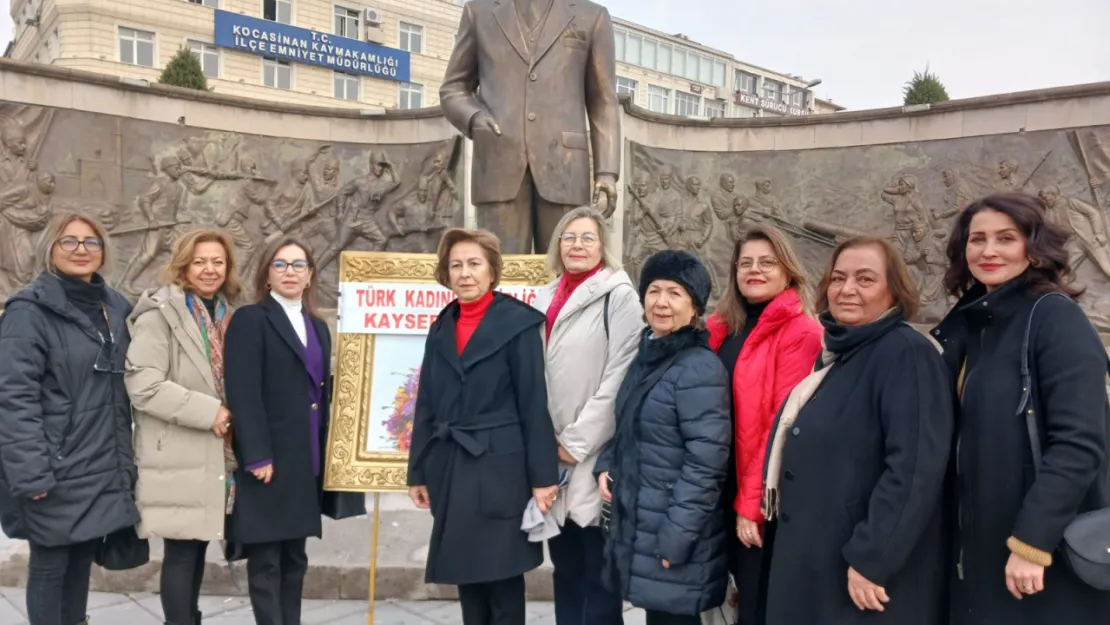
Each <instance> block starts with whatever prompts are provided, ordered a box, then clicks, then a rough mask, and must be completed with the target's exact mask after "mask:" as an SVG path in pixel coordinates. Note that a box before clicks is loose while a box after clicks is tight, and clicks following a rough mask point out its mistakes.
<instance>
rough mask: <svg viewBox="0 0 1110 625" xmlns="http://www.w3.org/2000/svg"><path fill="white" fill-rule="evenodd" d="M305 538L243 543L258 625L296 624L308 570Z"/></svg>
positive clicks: (249, 585) (298, 619) (299, 618)
mask: <svg viewBox="0 0 1110 625" xmlns="http://www.w3.org/2000/svg"><path fill="white" fill-rule="evenodd" d="M304 546H305V539H303V538H298V539H295V540H284V541H281V542H277V543H257V544H250V545H245V547H246V554H247V586H248V591H249V593H250V596H251V608H252V609H253V610H254V622H255V623H257V624H258V625H300V623H301V589H302V588H303V587H304V576H305V573H306V572H307V571H308V556H307V555H306V554H305V551H304Z"/></svg>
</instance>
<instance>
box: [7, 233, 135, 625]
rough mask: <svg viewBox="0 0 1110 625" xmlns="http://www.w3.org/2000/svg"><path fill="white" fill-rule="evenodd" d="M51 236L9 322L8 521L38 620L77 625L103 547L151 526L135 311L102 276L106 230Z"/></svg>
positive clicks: (43, 624)
mask: <svg viewBox="0 0 1110 625" xmlns="http://www.w3.org/2000/svg"><path fill="white" fill-rule="evenodd" d="M44 234H45V236H46V238H45V239H44V243H45V251H46V257H45V258H44V260H45V262H46V263H47V266H48V267H49V269H48V270H47V271H45V272H43V273H42V274H40V275H39V276H38V277H37V278H36V279H35V280H34V282H32V283H31V284H29V285H28V286H27V287H26V288H24V289H23V290H22V291H20V292H19V293H17V294H15V295H13V296H12V297H11V298H10V299H8V301H7V304H6V307H5V310H4V312H3V314H2V315H0V521H2V523H3V527H4V533H5V534H7V535H8V536H10V537H11V538H20V539H26V540H27V541H28V542H29V543H30V547H31V558H30V565H29V567H28V575H27V615H28V617H29V618H30V620H31V623H32V624H33V625H73V624H74V623H82V622H84V620H85V607H86V605H87V601H88V594H89V571H90V567H91V566H92V563H93V559H94V556H95V554H96V549H97V545H99V544H100V543H101V541H102V539H103V538H104V537H105V536H107V535H108V534H110V533H112V532H114V531H116V530H120V529H124V528H126V527H129V526H132V525H134V524H136V523H138V521H139V511H138V508H137V507H136V506H135V498H134V495H133V492H134V486H135V479H136V470H135V461H134V456H133V454H132V448H131V402H130V400H129V399H128V398H127V389H126V388H124V386H123V370H124V360H125V358H126V355H127V346H128V345H129V343H130V334H129V333H128V331H127V315H128V314H130V312H131V304H130V303H129V302H128V301H127V300H126V299H124V297H123V296H122V295H120V294H119V293H117V292H116V291H115V290H113V289H111V288H109V287H108V286H107V285H106V284H105V282H104V279H103V278H102V277H101V276H100V274H99V273H98V271H99V270H100V268H101V267H102V266H103V264H104V259H105V253H106V249H105V238H104V231H103V229H102V228H101V227H100V226H99V225H98V224H96V223H95V222H93V221H92V220H90V219H88V218H86V217H82V216H78V215H75V214H62V215H58V216H57V217H56V218H55V220H54V222H53V224H51V226H50V227H49V228H48V229H47V230H46V232H45V233H44Z"/></svg>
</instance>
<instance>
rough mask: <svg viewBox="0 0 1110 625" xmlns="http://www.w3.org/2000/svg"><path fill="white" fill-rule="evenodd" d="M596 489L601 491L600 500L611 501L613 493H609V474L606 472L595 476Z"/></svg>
mask: <svg viewBox="0 0 1110 625" xmlns="http://www.w3.org/2000/svg"><path fill="white" fill-rule="evenodd" d="M597 488H598V490H600V491H601V500H602V501H605V502H611V501H613V493H610V492H609V472H608V471H606V472H605V473H602V474H601V475H599V476H597Z"/></svg>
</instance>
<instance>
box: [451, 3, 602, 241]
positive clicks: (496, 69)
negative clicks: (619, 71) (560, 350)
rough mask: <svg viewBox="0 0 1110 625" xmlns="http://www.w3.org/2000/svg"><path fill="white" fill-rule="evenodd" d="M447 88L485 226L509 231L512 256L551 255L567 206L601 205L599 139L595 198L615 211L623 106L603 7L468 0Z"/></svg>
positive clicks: (505, 236) (502, 234) (453, 121)
mask: <svg viewBox="0 0 1110 625" xmlns="http://www.w3.org/2000/svg"><path fill="white" fill-rule="evenodd" d="M479 88H480V89H481V93H479V92H478V90H479ZM439 95H440V104H441V106H442V107H443V111H444V114H445V115H446V117H447V119H448V121H450V122H451V124H452V125H453V126H455V128H458V129H459V131H460V132H462V133H463V134H464V135H466V136H467V137H469V138H470V139H471V140H473V142H474V163H473V172H472V174H473V175H472V177H471V182H470V192H471V196H472V201H473V202H474V204H475V205H476V207H477V215H478V226H479V227H481V228H486V229H489V230H491V231H493V232H495V233H496V234H497V235H498V236H500V237H501V246H502V251H503V252H505V253H510V254H512V253H517V254H521V253H523V254H527V253H530V252H532V250H533V246H535V250H536V251H537V252H538V253H543V252H544V251H546V249H547V245H548V242H549V241H550V240H551V236H552V231H553V230H554V229H555V225H556V224H557V223H558V221H559V219H560V218H561V217H562V216H563V214H564V213H565V212H566V211H568V210H570V209H571V208H573V207H575V206H581V205H584V204H588V203H590V201H591V197H590V195H591V194H590V152H589V149H590V144H592V147H593V170H594V171H593V173H594V193H593V201H594V203H597V200H598V199H599V196H600V194H602V193H604V194H605V196H606V198H607V200H608V204H607V207H606V210H607V211H608V212H609V213H611V212H612V211H613V209H614V208H615V207H616V182H617V176H618V172H619V170H620V143H621V141H620V110H619V106H618V104H617V94H616V60H615V55H614V50H613V24H612V21H611V20H610V18H609V11H608V10H606V9H605V8H604V7H602V6H599V5H597V4H594V3H593V2H589V1H588V0H472V1H471V2H468V3H467V4H466V5H464V6H463V11H462V19H461V20H460V21H459V32H458V35H457V42H456V44H455V50H454V52H453V53H452V54H451V60H450V61H449V62H448V64H447V72H446V75H445V76H444V79H443V87H442V88H441V89H440V92H439ZM583 113H585V114H583ZM587 116H588V117H589V122H590V134H589V135H588V136H589V141H588V140H587V134H586V118H587Z"/></svg>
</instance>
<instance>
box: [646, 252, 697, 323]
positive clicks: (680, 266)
mask: <svg viewBox="0 0 1110 625" xmlns="http://www.w3.org/2000/svg"><path fill="white" fill-rule="evenodd" d="M656 280H671V281H672V282H677V283H679V284H681V285H682V286H683V288H685V289H686V292H687V293H689V294H690V299H692V300H694V308H695V309H697V311H698V316H701V315H704V314H705V305H706V303H707V302H708V301H709V292H710V290H711V289H712V288H713V281H712V279H711V278H710V277H709V270H707V269H706V268H705V265H703V264H702V262H701V261H700V260H698V258H697V257H696V256H694V255H693V254H691V253H689V252H684V251H682V250H663V251H661V252H657V253H656V254H653V255H652V256H651V257H650V258H648V259H647V260H646V261H645V262H644V266H643V268H642V269H640V305H643V304H644V295H645V294H646V293H647V290H648V286H649V285H651V283H652V282H654V281H656Z"/></svg>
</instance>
